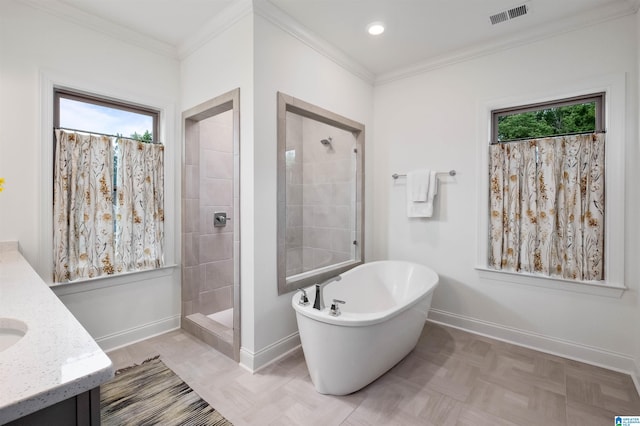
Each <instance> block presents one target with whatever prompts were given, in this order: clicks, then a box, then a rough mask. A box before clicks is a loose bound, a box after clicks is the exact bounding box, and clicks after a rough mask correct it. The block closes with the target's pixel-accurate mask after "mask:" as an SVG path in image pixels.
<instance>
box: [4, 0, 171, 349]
mask: <svg viewBox="0 0 640 426" xmlns="http://www.w3.org/2000/svg"><path fill="white" fill-rule="evenodd" d="M0 43H1V45H0V130H1V132H0V176H2V177H4V178H5V179H6V184H5V191H4V192H2V194H0V241H6V240H17V241H19V243H20V248H21V250H22V252H23V254H24V256H25V257H26V259H27V260H28V261H29V262H30V263H31V264H32V265H33V266H34V268H35V269H36V270H37V272H38V273H39V274H40V275H41V276H42V277H43V279H44V280H45V281H47V282H49V281H50V277H49V276H50V267H49V265H48V262H47V260H46V256H43V255H42V253H44V252H46V250H47V248H46V246H47V245H48V244H47V241H48V240H47V237H46V234H48V233H49V232H50V230H48V229H47V227H48V226H50V225H49V223H50V222H49V218H48V217H46V215H47V212H48V211H50V207H49V208H48V206H47V204H48V203H50V200H51V187H50V185H47V184H46V183H42V182H50V179H49V178H48V176H46V174H48V173H49V172H50V168H49V166H48V165H47V163H48V159H47V156H50V155H51V153H50V150H51V146H52V140H51V139H49V138H48V137H47V136H46V135H47V134H51V131H50V130H49V129H45V128H43V126H45V123H47V122H48V121H50V119H51V116H50V114H51V108H52V104H50V105H48V104H45V105H42V103H43V102H47V103H48V101H47V96H50V93H48V94H47V93H44V92H46V91H48V90H49V89H50V87H49V86H48V85H50V84H55V83H58V82H64V83H65V84H70V85H72V86H74V87H76V88H79V89H84V90H88V91H94V92H98V93H101V94H105V95H110V96H114V97H120V98H123V99H125V100H139V101H143V102H146V101H147V100H148V101H149V102H151V103H153V104H154V106H162V107H163V108H165V114H166V117H165V120H164V124H165V127H164V131H165V133H164V139H165V143H166V144H167V150H168V151H170V152H175V150H176V149H177V146H179V145H176V144H179V142H180V139H178V136H179V133H177V131H176V128H175V106H174V103H175V102H176V101H177V99H178V95H179V85H178V78H179V73H178V72H179V68H178V62H177V60H175V59H170V58H168V57H165V56H161V55H158V54H155V53H151V52H149V51H147V50H144V49H141V48H137V47H134V46H132V45H130V44H126V43H123V42H120V41H116V40H115V39H113V38H110V37H108V36H106V35H103V34H101V33H98V32H96V31H93V30H90V29H88V28H87V27H84V26H79V25H76V24H73V23H70V22H69V21H67V20H63V19H60V18H57V17H54V16H52V15H49V14H47V13H45V12H43V11H41V10H37V9H34V8H32V7H30V6H26V5H25V4H23V3H19V2H15V1H2V2H0ZM43 135H45V136H44V137H43ZM178 152H179V151H178ZM167 158H171V157H170V155H169V154H167ZM173 158H179V155H177V156H176V155H173ZM172 166H173V165H172V164H168V165H167V168H168V169H170V170H171V169H172ZM175 189H176V188H175V185H174V181H173V177H172V176H171V177H170V179H168V182H167V191H168V192H169V193H168V194H167V197H168V199H178V200H179V197H178V195H179V194H177V195H176V194H174V193H173V191H174V190H175ZM178 205H179V203H178ZM168 210H169V211H168V212H167V217H168V219H167V220H168V222H169V223H167V226H168V230H169V233H168V235H167V242H168V243H170V244H169V247H168V250H169V252H170V253H174V252H177V254H178V255H179V249H178V246H176V245H175V244H174V243H175V239H174V235H171V233H172V232H173V230H174V229H175V225H176V223H178V222H177V220H178V216H177V215H178V214H179V209H176V210H171V209H168ZM178 229H179V228H178ZM169 261H170V262H171V263H175V262H177V261H179V259H176V258H174V257H173V255H172V254H170V255H169ZM118 283H119V285H117V286H115V287H112V286H107V287H105V286H103V284H104V281H102V282H101V283H93V284H87V285H85V286H83V287H82V288H80V287H79V286H82V285H81V284H79V285H73V286H70V287H67V288H66V289H65V290H63V291H62V292H61V293H60V294H63V295H61V299H62V301H63V302H64V303H65V304H66V305H67V306H68V307H69V309H70V310H71V311H72V313H73V314H74V315H75V316H76V317H77V318H78V319H79V320H80V322H81V323H82V324H83V325H84V326H85V328H87V330H88V331H89V333H90V334H91V335H92V336H93V337H94V338H96V339H97V340H98V342H99V343H100V344H101V345H102V346H103V347H105V348H110V347H114V346H117V345H119V344H123V343H125V342H128V341H131V340H135V339H136V338H140V337H143V336H145V335H149V334H151V333H153V332H159V331H162V330H166V329H167V328H172V327H176V326H177V325H178V324H179V314H180V304H179V300H180V297H179V295H180V293H179V291H180V289H179V283H180V281H179V271H178V268H173V269H169V270H166V271H164V272H163V273H160V274H152V275H151V276H149V275H148V274H142V275H133V276H131V277H130V278H127V279H119V280H118Z"/></svg>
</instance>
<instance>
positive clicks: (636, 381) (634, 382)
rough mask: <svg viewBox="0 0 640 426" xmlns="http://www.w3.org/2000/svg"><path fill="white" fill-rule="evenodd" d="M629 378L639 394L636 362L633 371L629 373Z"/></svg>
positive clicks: (638, 373) (638, 369) (639, 370)
mask: <svg viewBox="0 0 640 426" xmlns="http://www.w3.org/2000/svg"><path fill="white" fill-rule="evenodd" d="M631 379H632V380H633V384H634V385H635V386H636V391H637V392H638V395H640V366H638V363H637V362H634V365H633V372H632V373H631Z"/></svg>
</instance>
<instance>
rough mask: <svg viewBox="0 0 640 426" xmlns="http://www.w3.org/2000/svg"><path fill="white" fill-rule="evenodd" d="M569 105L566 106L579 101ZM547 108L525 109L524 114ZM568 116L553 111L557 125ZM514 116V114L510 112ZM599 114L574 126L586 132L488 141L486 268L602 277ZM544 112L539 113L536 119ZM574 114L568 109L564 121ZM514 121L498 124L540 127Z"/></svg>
mask: <svg viewBox="0 0 640 426" xmlns="http://www.w3.org/2000/svg"><path fill="white" fill-rule="evenodd" d="M575 102H576V101H574V103H573V104H571V105H583V104H584V102H582V100H579V101H578V103H575ZM580 102H582V103H580ZM571 105H570V106H571ZM595 107H596V105H595V104H594V108H595ZM552 108H553V106H551V107H549V106H545V107H543V108H537V109H536V108H527V112H526V114H533V115H535V114H536V113H539V112H540V111H547V112H548V111H551V109H552ZM574 109H575V108H574ZM552 112H553V111H552ZM565 112H566V111H565ZM572 113H573V112H566V114H564V113H558V112H557V111H555V112H553V114H551V115H554V116H555V118H554V119H553V120H552V121H553V122H554V123H560V122H562V121H563V119H564V118H566V117H563V115H565V116H567V115H571V114H572ZM517 114H521V113H520V112H516V113H513V114H512V116H515V115H517ZM580 114H583V115H586V116H589V115H590V112H589V111H587V112H583V113H580ZM599 114H602V112H598V114H593V118H594V120H589V119H588V117H587V119H586V120H585V123H587V124H585V123H582V124H581V125H583V126H587V128H586V129H584V130H586V131H588V133H581V132H580V133H578V134H565V135H557V136H548V137H536V138H530V139H523V140H521V139H516V140H500V139H501V137H500V135H499V134H498V136H497V137H496V138H495V139H496V140H494V142H493V143H492V144H491V145H490V147H489V183H490V188H489V194H490V196H489V200H490V201H489V202H490V206H489V209H490V216H489V255H488V256H489V259H488V263H489V266H490V267H491V268H493V269H496V270H503V271H509V272H525V273H532V274H538V275H542V276H548V277H554V278H562V279H569V280H577V281H602V280H604V278H605V277H604V262H605V259H604V217H605V211H604V206H605V203H604V199H605V192H604V190H605V184H604V179H605V134H604V133H603V132H602V131H599V130H597V128H601V127H599V124H597V123H596V121H597V120H595V116H596V115H599ZM505 115H506V114H505ZM543 115H544V114H543V113H539V117H538V118H539V119H543V118H542V117H543ZM578 115H579V114H578ZM575 118H576V117H575V114H574V117H573V118H571V120H574V121H575ZM513 121H514V122H518V123H519V124H518V125H514V126H513V127H509V126H505V129H518V130H517V131H522V125H521V124H522V122H525V121H529V123H530V128H537V129H540V128H541V127H543V125H542V124H540V123H537V124H535V123H534V122H535V119H533V118H531V117H529V118H523V117H515V119H514V120H513ZM494 123H497V120H494ZM531 123H534V124H533V125H531ZM572 125H575V123H574V124H572ZM577 130H578V131H580V130H583V129H580V128H578V129H577ZM508 131H509V130H507V132H508ZM550 131H551V132H553V131H557V129H551V130H550ZM495 134H496V133H494V135H495ZM502 136H504V134H503V135H502ZM503 139H508V138H504V137H503Z"/></svg>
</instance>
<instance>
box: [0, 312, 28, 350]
mask: <svg viewBox="0 0 640 426" xmlns="http://www.w3.org/2000/svg"><path fill="white" fill-rule="evenodd" d="M27 330H28V327H27V324H25V323H24V322H22V321H20V320H17V319H13V318H0V352H2V351H4V350H5V349H7V348H9V347H11V346H13V345H14V344H16V343H17V342H18V341H19V340H20V339H22V338H23V337H24V335H25V334H27Z"/></svg>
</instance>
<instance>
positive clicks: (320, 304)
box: [313, 275, 342, 311]
mask: <svg viewBox="0 0 640 426" xmlns="http://www.w3.org/2000/svg"><path fill="white" fill-rule="evenodd" d="M341 279H342V276H340V275H336V276H335V277H331V278H329V279H328V280H326V281H323V282H321V283H320V284H316V299H315V300H314V302H313V309H317V310H319V311H321V310H323V309H324V308H325V306H324V297H323V295H322V290H323V289H324V288H325V287H326V286H327V284H329V283H332V282H334V281H340V280H341Z"/></svg>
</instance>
